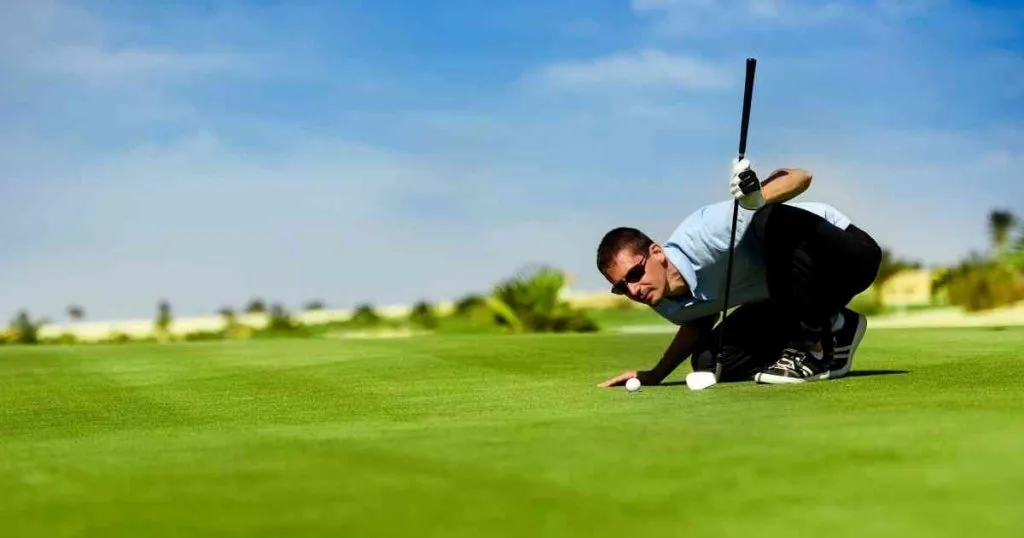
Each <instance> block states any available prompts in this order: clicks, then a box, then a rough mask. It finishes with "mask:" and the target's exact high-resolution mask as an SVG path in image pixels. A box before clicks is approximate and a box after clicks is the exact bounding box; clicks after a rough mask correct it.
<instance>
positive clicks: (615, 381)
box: [598, 371, 642, 388]
mask: <svg viewBox="0 0 1024 538" xmlns="http://www.w3.org/2000/svg"><path fill="white" fill-rule="evenodd" d="M639 374H640V372H636V371H633V372H625V373H622V374H620V375H617V376H615V377H613V378H611V379H609V380H607V381H604V382H602V383H601V384H599V385H598V387H602V388H603V387H618V386H620V385H625V384H626V381H629V379H630V378H633V377H637V376H638V375H639ZM641 381H642V380H641Z"/></svg>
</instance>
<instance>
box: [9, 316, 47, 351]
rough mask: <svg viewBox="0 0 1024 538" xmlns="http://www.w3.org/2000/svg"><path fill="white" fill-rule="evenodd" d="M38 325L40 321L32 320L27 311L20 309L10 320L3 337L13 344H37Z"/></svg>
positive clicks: (40, 324) (40, 323)
mask: <svg viewBox="0 0 1024 538" xmlns="http://www.w3.org/2000/svg"><path fill="white" fill-rule="evenodd" d="M40 326H42V322H39V321H32V318H31V316H29V313H28V312H27V311H25V310H21V311H19V312H18V314H17V315H16V316H15V317H14V319H13V320H11V324H10V326H9V328H8V329H7V334H6V337H5V338H4V339H5V340H6V341H8V342H11V343H15V344H37V343H39V327H40Z"/></svg>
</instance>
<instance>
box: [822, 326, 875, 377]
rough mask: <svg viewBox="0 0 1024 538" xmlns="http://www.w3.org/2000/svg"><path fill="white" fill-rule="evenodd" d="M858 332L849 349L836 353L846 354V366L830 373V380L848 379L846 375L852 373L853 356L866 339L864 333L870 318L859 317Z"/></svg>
mask: <svg viewBox="0 0 1024 538" xmlns="http://www.w3.org/2000/svg"><path fill="white" fill-rule="evenodd" d="M857 320H858V321H857V330H856V331H855V332H854V333H853V342H851V343H850V345H849V347H841V348H836V349H835V353H836V354H837V355H839V354H842V353H846V354H847V357H846V364H845V365H843V367H842V368H840V369H838V370H832V371H830V372H829V379H839V378H841V377H846V374H848V373H850V368H851V367H852V366H853V354H854V353H855V352H856V351H857V347H859V346H860V341H861V340H862V339H863V338H864V333H865V332H867V330H868V318H867V316H865V315H863V314H858V315H857Z"/></svg>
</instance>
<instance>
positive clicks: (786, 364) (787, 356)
mask: <svg viewBox="0 0 1024 538" xmlns="http://www.w3.org/2000/svg"><path fill="white" fill-rule="evenodd" d="M803 361H804V354H803V353H801V352H800V351H797V350H796V349H793V348H786V349H784V350H782V356H781V357H779V360H777V361H775V366H776V367H777V368H785V369H786V370H796V369H797V364H801V363H803Z"/></svg>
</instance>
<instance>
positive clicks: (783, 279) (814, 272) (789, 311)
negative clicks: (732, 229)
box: [692, 204, 881, 381]
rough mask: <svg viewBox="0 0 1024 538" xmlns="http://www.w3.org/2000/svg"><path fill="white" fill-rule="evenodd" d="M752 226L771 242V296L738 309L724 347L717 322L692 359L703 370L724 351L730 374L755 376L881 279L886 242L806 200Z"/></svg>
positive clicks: (767, 212)
mask: <svg viewBox="0 0 1024 538" xmlns="http://www.w3.org/2000/svg"><path fill="white" fill-rule="evenodd" d="M747 233H754V234H755V235H756V240H757V241H758V243H759V244H760V246H761V248H762V249H763V253H764V261H765V273H766V280H767V284H768V295H769V299H768V300H767V301H764V302H761V303H755V304H749V305H743V306H741V307H739V308H737V309H735V310H734V311H733V312H732V313H731V314H730V315H729V316H728V317H727V318H726V321H725V337H726V341H725V342H724V346H723V349H722V350H718V349H717V346H718V337H719V335H718V331H719V330H720V328H718V327H716V328H715V329H714V331H712V332H711V333H710V334H708V335H706V338H702V341H701V342H699V343H698V345H697V349H696V351H695V353H694V355H693V359H692V362H693V367H694V369H695V370H697V369H707V367H708V365H709V364H714V362H715V359H714V357H715V356H717V362H719V364H720V365H721V367H722V380H723V381H728V380H730V379H749V376H750V375H753V373H754V372H756V371H758V370H760V369H762V368H764V367H766V366H769V365H771V364H772V363H774V362H775V360H777V359H778V358H779V355H780V354H781V353H782V350H783V349H784V348H785V347H787V346H790V345H794V344H795V345H813V344H814V343H816V342H818V341H820V340H822V337H823V336H824V335H825V334H827V333H828V332H829V331H830V330H831V319H832V316H833V315H835V314H836V313H838V312H839V311H840V310H841V309H842V308H843V307H844V306H846V305H847V304H848V303H849V302H850V300H851V299H853V298H854V297H855V296H856V295H857V294H859V293H861V292H862V291H864V290H866V289H867V288H868V287H869V286H870V285H871V284H872V282H874V280H875V278H876V277H877V275H878V266H879V263H881V248H880V247H879V246H878V243H876V242H875V240H874V239H872V238H871V236H870V235H868V234H867V233H865V232H864V231H863V230H861V229H860V228H857V227H856V226H854V225H852V224H851V225H850V226H849V227H847V228H846V229H845V230H844V229H841V228H838V227H836V226H834V225H833V224H831V223H830V222H828V221H827V220H825V219H824V218H822V217H820V216H818V215H816V214H814V213H811V212H810V211H807V210H805V209H801V208H799V207H794V206H788V205H782V204H772V205H768V206H765V207H763V208H761V209H760V210H759V211H758V212H757V213H756V214H755V215H754V220H753V224H752V227H751V229H750V230H748V232H747ZM830 341H831V339H825V342H826V345H827V344H828V343H830Z"/></svg>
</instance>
